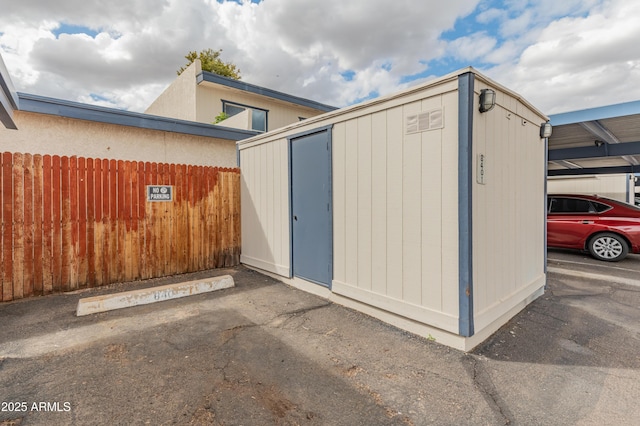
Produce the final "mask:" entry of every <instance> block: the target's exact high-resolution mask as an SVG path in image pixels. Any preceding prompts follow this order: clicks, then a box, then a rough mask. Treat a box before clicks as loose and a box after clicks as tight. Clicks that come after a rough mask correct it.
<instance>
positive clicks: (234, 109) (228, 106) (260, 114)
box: [222, 101, 267, 132]
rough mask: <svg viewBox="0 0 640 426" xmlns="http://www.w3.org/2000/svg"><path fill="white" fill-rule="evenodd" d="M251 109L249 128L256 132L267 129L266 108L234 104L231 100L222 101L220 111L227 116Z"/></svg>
mask: <svg viewBox="0 0 640 426" xmlns="http://www.w3.org/2000/svg"><path fill="white" fill-rule="evenodd" d="M247 110H249V111H251V130H255V131H257V132H266V131H267V110H265V109H260V108H254V107H250V106H248V105H242V104H236V103H233V102H228V101H222V111H224V112H225V113H226V114H227V115H228V116H229V117H233V116H234V115H236V114H240V113H241V112H244V111H247Z"/></svg>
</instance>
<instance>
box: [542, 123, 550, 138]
mask: <svg viewBox="0 0 640 426" xmlns="http://www.w3.org/2000/svg"><path fill="white" fill-rule="evenodd" d="M551 130H552V129H551V123H549V122H548V121H547V122H546V123H542V124H541V125H540V138H542V139H544V138H548V137H550V136H551Z"/></svg>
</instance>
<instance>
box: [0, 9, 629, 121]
mask: <svg viewBox="0 0 640 426" xmlns="http://www.w3.org/2000/svg"><path fill="white" fill-rule="evenodd" d="M476 7H477V10H476ZM474 11H476V12H477V15H476V16H475V23H474V24H475V27H471V28H469V29H468V31H467V32H466V33H463V34H461V36H460V37H459V38H458V39H456V40H452V41H448V42H447V41H444V40H443V39H442V34H443V32H445V31H449V30H452V29H453V28H454V25H455V24H456V22H459V19H461V18H463V17H466V16H468V15H469V14H470V13H472V12H474ZM565 16H568V17H565ZM638 16H640V6H638V3H637V2H636V1H635V0H566V1H558V0H539V1H532V0H529V1H527V0H503V1H502V4H498V3H496V2H495V1H492V2H489V1H486V0H484V1H480V0H475V1H467V0H450V1H447V2H445V3H443V2H441V1H437V0H427V1H420V2H418V1H414V0H367V1H347V2H345V1H344V0H324V1H313V2H311V1H305V2H301V1H299V0H266V1H263V2H262V3H260V4H258V5H257V4H253V3H250V2H247V1H245V2H243V3H242V4H237V3H235V2H224V3H218V2H217V1H215V0H131V1H128V2H119V3H118V5H117V6H114V4H113V2H105V1H102V0H100V1H98V0H58V1H56V2H43V1H41V0H21V1H8V0H5V1H2V13H0V53H1V54H2V56H3V58H4V60H5V63H6V65H7V67H8V69H9V71H10V74H11V76H12V79H13V82H14V85H15V86H16V88H17V89H18V90H19V91H24V92H30V93H35V94H38V95H44V96H53V97H59V98H63V99H71V100H80V101H83V102H90V103H97V104H101V105H108V106H115V107H119V108H126V109H131V110H134V111H142V110H144V109H145V108H146V107H147V106H148V105H149V104H150V103H151V102H152V100H153V99H154V98H155V97H156V96H157V95H158V94H159V93H160V92H161V91H162V89H163V88H164V87H166V85H168V84H169V83H170V82H171V81H172V80H173V79H174V78H175V76H176V73H175V71H176V70H177V69H178V68H179V67H180V66H182V65H184V64H185V62H186V60H185V59H184V55H185V54H187V52H189V51H191V50H196V51H199V50H202V49H206V48H212V49H220V48H221V49H223V54H222V59H223V60H225V61H231V62H233V63H235V64H236V65H237V66H238V67H239V68H240V70H241V71H242V76H243V80H245V81H247V82H250V83H254V84H258V85H262V86H266V87H269V88H273V89H275V90H280V91H283V92H287V93H291V94H294V95H298V96H303V97H308V98H311V99H314V100H317V101H320V102H325V103H328V104H332V105H337V106H341V105H346V104H349V103H352V102H354V101H355V100H357V99H362V98H366V97H367V96H369V95H370V94H371V93H379V94H381V95H382V94H387V93H390V92H393V91H397V90H400V89H401V88H403V87H406V85H408V84H416V83H417V81H414V82H411V83H407V82H406V80H407V79H406V77H407V76H411V75H420V76H421V81H422V80H423V79H425V78H429V77H427V76H426V74H427V73H429V74H432V72H431V70H430V69H429V68H427V67H428V64H430V63H431V64H436V63H440V64H447V63H461V62H462V63H464V65H467V64H469V63H471V64H473V62H476V63H481V64H482V65H483V66H484V67H485V68H484V71H485V72H486V73H487V74H488V75H489V76H491V77H493V78H495V79H496V80H497V81H498V82H500V83H502V84H504V85H506V86H507V87H510V88H512V89H513V90H515V91H517V92H519V93H521V94H522V95H524V96H525V97H526V98H527V99H529V100H530V101H532V102H533V103H534V105H536V106H538V107H539V108H541V109H542V110H543V111H545V112H547V113H549V112H557V111H560V110H566V109H571V108H574V109H577V108H582V107H585V106H588V105H589V104H587V103H586V102H594V103H597V102H603V100H602V99H603V97H602V94H603V93H604V95H605V96H604V98H605V99H606V101H604V102H608V103H615V102H622V101H626V100H636V99H640V92H639V90H640V89H638V88H637V87H636V86H639V85H638V84H637V82H638V69H639V67H640V63H639V61H640V47H639V46H640V44H639V43H637V40H638V36H639V35H640V34H639V30H638V26H637V22H636V21H637V17H638ZM470 21H471V20H470ZM63 23H64V24H68V25H76V26H81V27H87V28H90V29H92V31H94V32H95V33H97V35H96V36H95V37H91V36H88V35H83V34H71V35H69V34H62V35H60V36H59V37H57V38H56V37H55V36H54V32H55V30H56V29H57V28H59V26H60V25H61V24H63ZM472 23H473V22H472ZM478 68H480V69H481V70H482V69H483V68H482V67H478ZM345 71H352V72H353V73H354V74H353V78H350V79H345V78H343V77H342V73H344V72H345ZM450 71H453V69H451V70H450ZM596 90H597V91H599V92H600V96H601V97H600V98H596V97H591V96H592V95H591V93H595V91H596ZM594 106H595V105H594Z"/></svg>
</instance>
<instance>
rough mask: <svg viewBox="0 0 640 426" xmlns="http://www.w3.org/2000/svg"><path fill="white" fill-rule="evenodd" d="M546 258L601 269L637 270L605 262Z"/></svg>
mask: <svg viewBox="0 0 640 426" xmlns="http://www.w3.org/2000/svg"><path fill="white" fill-rule="evenodd" d="M547 260H548V261H551V262H560V263H570V264H571V265H582V266H589V267H596V268H601V269H615V270H617V271H625V272H638V270H637V269H629V268H621V267H619V266H610V265H609V264H607V263H605V264H598V263H588V262H576V261H575V260H566V259H555V258H552V257H547Z"/></svg>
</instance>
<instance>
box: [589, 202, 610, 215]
mask: <svg viewBox="0 0 640 426" xmlns="http://www.w3.org/2000/svg"><path fill="white" fill-rule="evenodd" d="M591 204H593V208H594V209H595V211H597V212H598V213H602V212H606V211H607V210H609V209H610V208H611V206H608V205H606V204H602V203H599V202H597V201H592V202H591Z"/></svg>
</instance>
